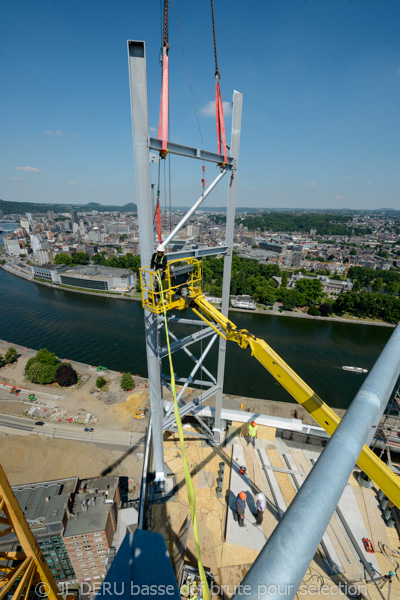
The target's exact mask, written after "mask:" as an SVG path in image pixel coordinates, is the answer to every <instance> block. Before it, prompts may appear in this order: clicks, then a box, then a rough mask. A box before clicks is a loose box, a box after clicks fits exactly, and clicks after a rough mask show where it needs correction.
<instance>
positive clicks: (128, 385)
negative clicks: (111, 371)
mask: <svg viewBox="0 0 400 600" xmlns="http://www.w3.org/2000/svg"><path fill="white" fill-rule="evenodd" d="M134 387H135V382H134V380H133V377H132V373H129V372H128V373H123V375H122V377H121V388H122V389H123V390H125V391H127V390H133V388H134Z"/></svg>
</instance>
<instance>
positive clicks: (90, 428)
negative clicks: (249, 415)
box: [83, 427, 94, 433]
mask: <svg viewBox="0 0 400 600" xmlns="http://www.w3.org/2000/svg"><path fill="white" fill-rule="evenodd" d="M83 431H87V432H88V433H92V431H94V429H93V427H85V429H84V430H83Z"/></svg>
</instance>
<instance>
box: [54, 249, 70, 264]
mask: <svg viewBox="0 0 400 600" xmlns="http://www.w3.org/2000/svg"><path fill="white" fill-rule="evenodd" d="M54 264H56V265H67V266H68V267H71V266H72V264H73V263H72V258H71V256H69V255H68V254H65V252H60V253H59V254H56V255H55V257H54Z"/></svg>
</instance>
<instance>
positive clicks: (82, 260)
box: [71, 252, 90, 265]
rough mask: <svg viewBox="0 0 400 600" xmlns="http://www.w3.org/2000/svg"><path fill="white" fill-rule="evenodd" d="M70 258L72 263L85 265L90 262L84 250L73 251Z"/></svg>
mask: <svg viewBox="0 0 400 600" xmlns="http://www.w3.org/2000/svg"><path fill="white" fill-rule="evenodd" d="M71 258H72V264H74V265H87V264H89V262H90V257H89V254H87V253H86V252H75V254H73V255H72V257H71Z"/></svg>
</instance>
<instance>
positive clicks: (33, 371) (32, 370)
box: [25, 360, 44, 383]
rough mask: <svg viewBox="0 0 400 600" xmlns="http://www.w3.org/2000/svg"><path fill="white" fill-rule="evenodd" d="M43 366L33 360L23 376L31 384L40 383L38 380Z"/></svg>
mask: <svg viewBox="0 0 400 600" xmlns="http://www.w3.org/2000/svg"><path fill="white" fill-rule="evenodd" d="M43 366H44V365H42V363H40V362H39V361H38V360H35V361H34V362H33V363H32V364H31V365H30V367H29V369H28V370H27V371H26V372H25V375H26V376H27V378H28V379H29V381H31V382H32V383H40V380H41V378H42V371H43Z"/></svg>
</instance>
